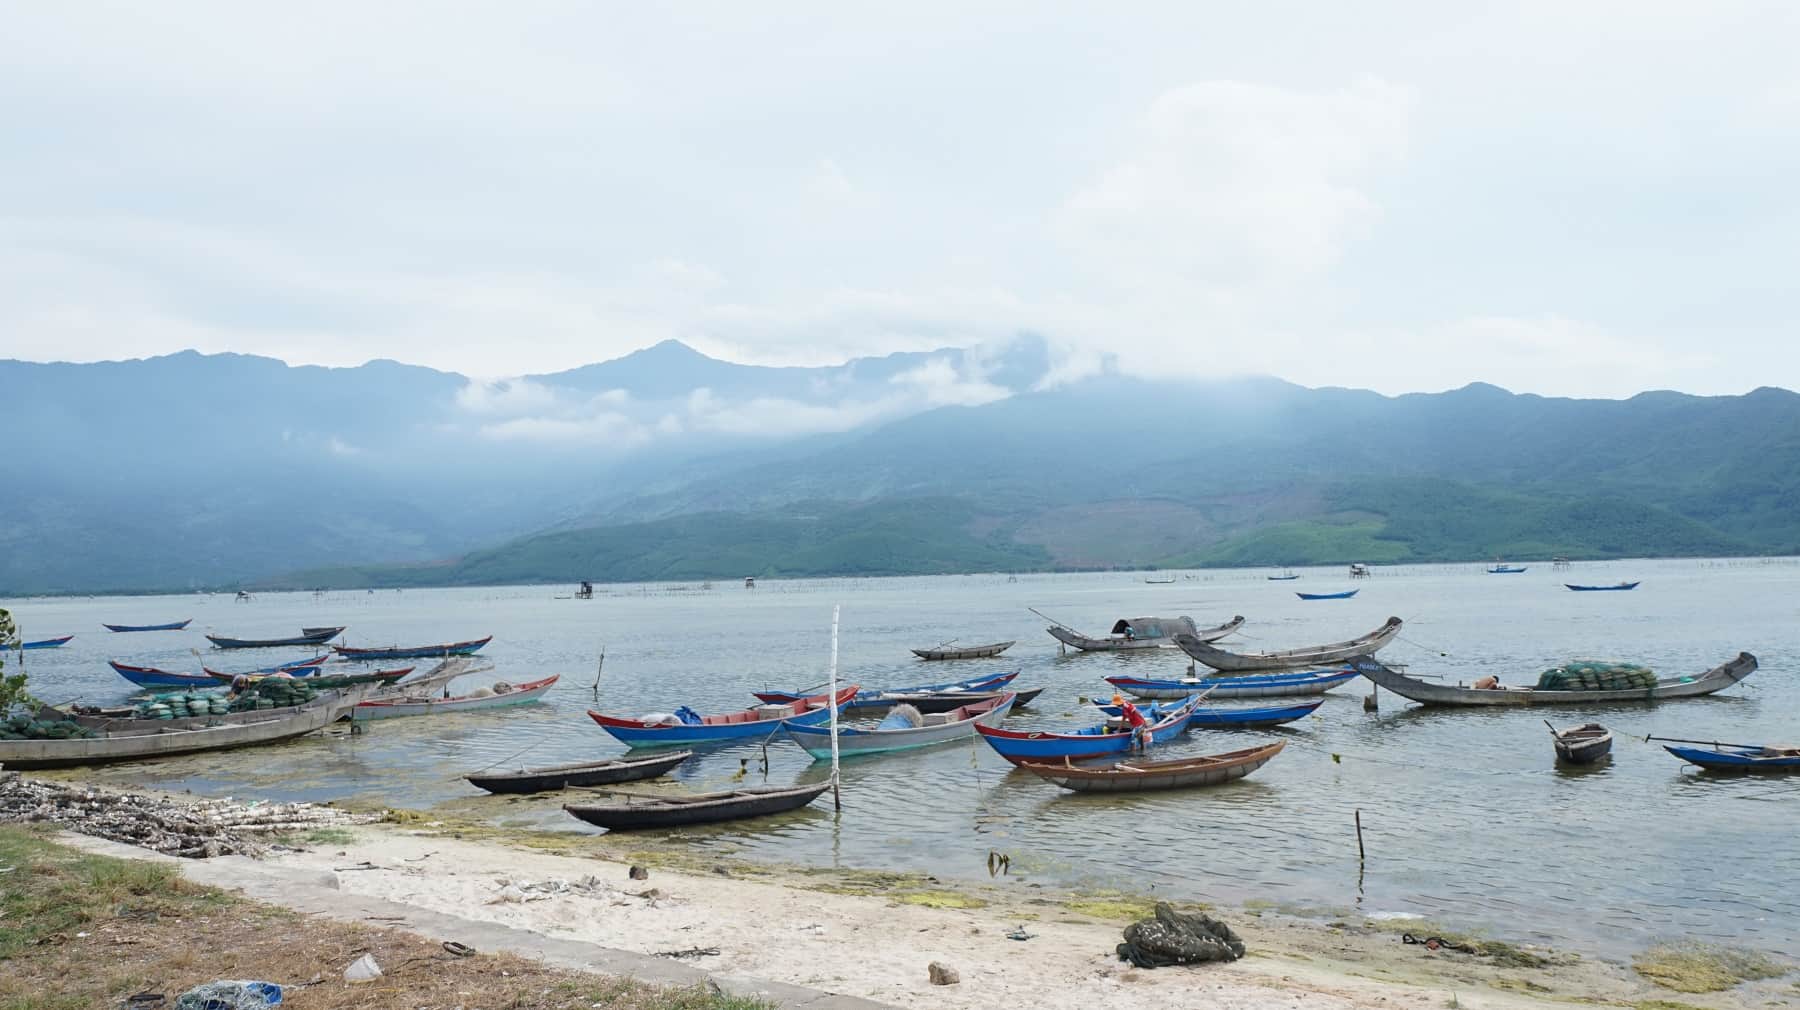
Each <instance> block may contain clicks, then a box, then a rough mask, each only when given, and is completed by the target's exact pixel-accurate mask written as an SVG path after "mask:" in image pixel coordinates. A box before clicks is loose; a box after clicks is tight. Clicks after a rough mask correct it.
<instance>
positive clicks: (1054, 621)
mask: <svg viewBox="0 0 1800 1010" xmlns="http://www.w3.org/2000/svg"><path fill="white" fill-rule="evenodd" d="M1025 609H1026V610H1029V611H1031V612H1032V613H1034V614H1036V615H1038V616H1039V617H1041V618H1043V619H1044V620H1046V621H1049V622H1050V623H1051V624H1054V625H1056V626H1057V627H1059V628H1062V629H1063V630H1065V631H1075V629H1074V628H1071V627H1069V626H1068V625H1066V624H1064V623H1063V622H1061V621H1059V620H1057V619H1056V618H1054V617H1051V616H1050V615H1049V614H1046V613H1044V612H1043V611H1042V610H1039V609H1038V608H1036V607H1026V608H1025ZM1075 633H1076V634H1077V635H1079V634H1081V632H1079V631H1075Z"/></svg>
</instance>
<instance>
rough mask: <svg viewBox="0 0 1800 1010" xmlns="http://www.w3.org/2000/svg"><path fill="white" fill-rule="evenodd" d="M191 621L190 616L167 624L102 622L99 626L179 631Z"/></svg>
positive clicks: (113, 629) (111, 628) (118, 629)
mask: <svg viewBox="0 0 1800 1010" xmlns="http://www.w3.org/2000/svg"><path fill="white" fill-rule="evenodd" d="M192 623H194V619H193V618H191V617H190V618H188V619H187V620H185V621H171V622H170V623H168V624H106V623H104V622H102V623H101V625H100V626H101V627H102V628H105V629H106V630H108V631H181V630H184V629H185V628H186V627H187V626H188V625H190V624H192Z"/></svg>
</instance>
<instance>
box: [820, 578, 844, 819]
mask: <svg viewBox="0 0 1800 1010" xmlns="http://www.w3.org/2000/svg"><path fill="white" fill-rule="evenodd" d="M843 609H844V608H843V605H842V604H835V605H833V606H832V608H831V693H830V694H828V695H826V696H825V704H827V705H830V706H831V808H832V809H833V810H843V809H844V798H843V797H842V796H840V795H839V794H838V739H837V735H838V706H837V660H838V613H839V611H841V610H843Z"/></svg>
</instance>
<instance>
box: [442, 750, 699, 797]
mask: <svg viewBox="0 0 1800 1010" xmlns="http://www.w3.org/2000/svg"><path fill="white" fill-rule="evenodd" d="M693 756H694V752H693V751H691V750H682V751H676V752H675V753H673V754H652V755H650V756H649V757H639V758H613V759H611V760H608V761H584V762H580V763H578V764H568V765H549V766H547V767H543V768H520V769H519V770H517V771H510V772H471V773H469V774H468V775H464V776H463V778H465V779H467V780H468V781H469V784H470V785H473V786H475V787H476V788H478V789H486V790H487V791H488V792H490V793H548V792H555V791H556V790H558V789H565V788H568V787H571V786H574V787H580V786H606V785H612V784H614V783H617V782H637V781H640V780H642V779H653V778H656V777H657V776H658V775H661V774H663V773H664V772H667V771H670V770H672V769H673V768H674V767H675V766H676V765H678V764H680V763H682V762H683V761H686V760H687V759H688V758H691V757H693Z"/></svg>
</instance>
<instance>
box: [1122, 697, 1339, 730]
mask: <svg viewBox="0 0 1800 1010" xmlns="http://www.w3.org/2000/svg"><path fill="white" fill-rule="evenodd" d="M1323 704H1325V701H1324V699H1320V700H1319V701H1311V702H1306V703H1304V704H1300V705H1275V706H1270V707H1266V708H1214V707H1213V706H1211V705H1201V706H1200V707H1199V708H1196V709H1194V714H1193V715H1192V716H1190V717H1188V724H1187V728H1188V729H1260V728H1264V727H1268V726H1280V725H1283V724H1286V723H1290V722H1298V721H1299V720H1301V719H1304V718H1306V717H1307V716H1309V715H1312V714H1313V713H1314V712H1316V711H1318V708H1319V706H1320V705H1323ZM1094 707H1096V708H1098V709H1099V710H1100V711H1102V712H1105V713H1106V714H1107V715H1110V716H1116V715H1118V714H1119V706H1117V705H1096V706H1094ZM1177 707H1178V706H1175V705H1158V704H1151V705H1148V706H1146V707H1143V708H1140V709H1138V711H1140V712H1142V713H1144V718H1146V719H1150V720H1152V721H1154V720H1156V719H1159V718H1161V717H1162V716H1163V715H1165V714H1166V713H1169V712H1173V711H1174V710H1175V709H1176V708H1177Z"/></svg>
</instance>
